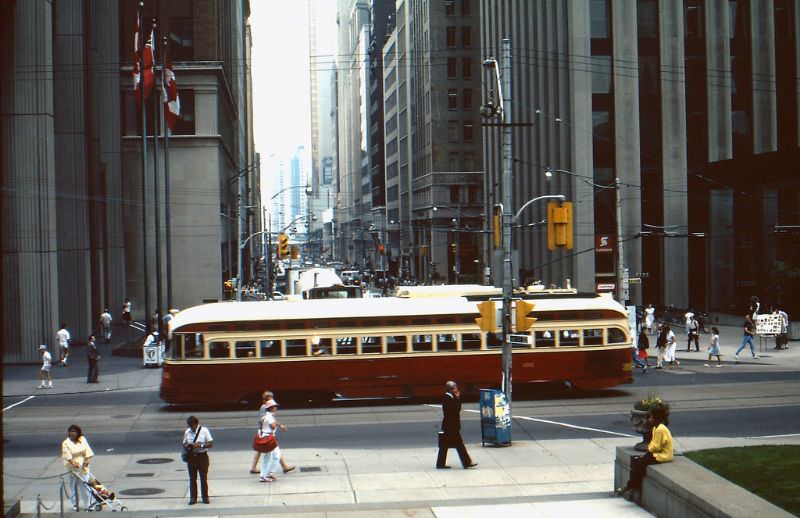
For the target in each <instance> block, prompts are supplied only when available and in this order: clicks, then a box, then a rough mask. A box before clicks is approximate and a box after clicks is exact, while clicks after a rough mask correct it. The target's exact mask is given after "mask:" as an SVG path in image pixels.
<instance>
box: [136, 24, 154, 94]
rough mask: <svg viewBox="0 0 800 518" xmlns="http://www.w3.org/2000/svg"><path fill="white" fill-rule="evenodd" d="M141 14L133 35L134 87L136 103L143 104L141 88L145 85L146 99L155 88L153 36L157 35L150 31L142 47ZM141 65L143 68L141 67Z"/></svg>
mask: <svg viewBox="0 0 800 518" xmlns="http://www.w3.org/2000/svg"><path fill="white" fill-rule="evenodd" d="M141 18H142V16H141V14H140V13H138V14H137V15H136V33H135V35H134V37H133V87H134V89H135V90H136V103H137V104H138V105H141V102H142V95H141V89H142V87H144V99H145V101H147V98H148V97H149V96H150V92H151V91H152V90H153V83H154V82H155V77H154V74H153V38H154V37H155V35H154V34H153V32H152V31H151V32H150V39H149V40H148V41H147V44H146V45H145V46H144V49H142V45H141V41H140V39H139V37H140V33H141ZM140 66H141V68H140Z"/></svg>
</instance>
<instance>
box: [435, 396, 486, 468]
mask: <svg viewBox="0 0 800 518" xmlns="http://www.w3.org/2000/svg"><path fill="white" fill-rule="evenodd" d="M445 389H446V392H445V394H444V399H443V400H442V414H443V417H442V429H441V431H440V432H439V454H438V455H437V456H436V469H449V468H450V466H448V465H447V450H449V449H450V448H455V449H456V451H457V452H458V457H459V458H460V459H461V465H462V466H464V469H468V468H474V467H475V466H477V465H478V463H477V462H472V459H471V458H470V457H469V453H468V452H467V447H466V446H464V440H463V439H462V438H461V389H459V388H458V384H457V383H456V382H455V381H448V382H447V383H445Z"/></svg>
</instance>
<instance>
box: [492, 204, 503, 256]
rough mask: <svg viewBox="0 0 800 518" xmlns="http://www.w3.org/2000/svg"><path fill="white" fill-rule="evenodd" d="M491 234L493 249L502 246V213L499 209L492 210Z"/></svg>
mask: <svg viewBox="0 0 800 518" xmlns="http://www.w3.org/2000/svg"><path fill="white" fill-rule="evenodd" d="M492 232H493V234H494V247H495V248H500V247H501V246H502V244H503V211H502V210H500V207H495V208H494V215H493V216H492Z"/></svg>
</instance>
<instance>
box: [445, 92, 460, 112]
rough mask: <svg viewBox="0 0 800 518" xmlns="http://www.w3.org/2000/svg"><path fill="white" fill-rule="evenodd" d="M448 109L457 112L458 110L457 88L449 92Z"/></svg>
mask: <svg viewBox="0 0 800 518" xmlns="http://www.w3.org/2000/svg"><path fill="white" fill-rule="evenodd" d="M447 109H448V110H457V109H458V90H456V89H455V88H450V89H449V90H447Z"/></svg>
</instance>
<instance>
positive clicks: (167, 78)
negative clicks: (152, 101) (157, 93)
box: [161, 57, 181, 130]
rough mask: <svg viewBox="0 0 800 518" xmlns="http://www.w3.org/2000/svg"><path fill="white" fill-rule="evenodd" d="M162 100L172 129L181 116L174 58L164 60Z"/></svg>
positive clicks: (165, 116) (166, 117) (166, 118)
mask: <svg viewBox="0 0 800 518" xmlns="http://www.w3.org/2000/svg"><path fill="white" fill-rule="evenodd" d="M161 86H162V92H163V96H162V100H163V102H164V118H165V120H166V121H167V127H168V128H169V129H170V130H173V129H175V121H176V120H178V118H179V117H180V116H181V98H180V97H179V96H178V85H177V84H176V83H175V72H173V71H172V60H171V59H170V58H169V57H167V58H166V59H165V60H164V75H163V77H162V85H161Z"/></svg>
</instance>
